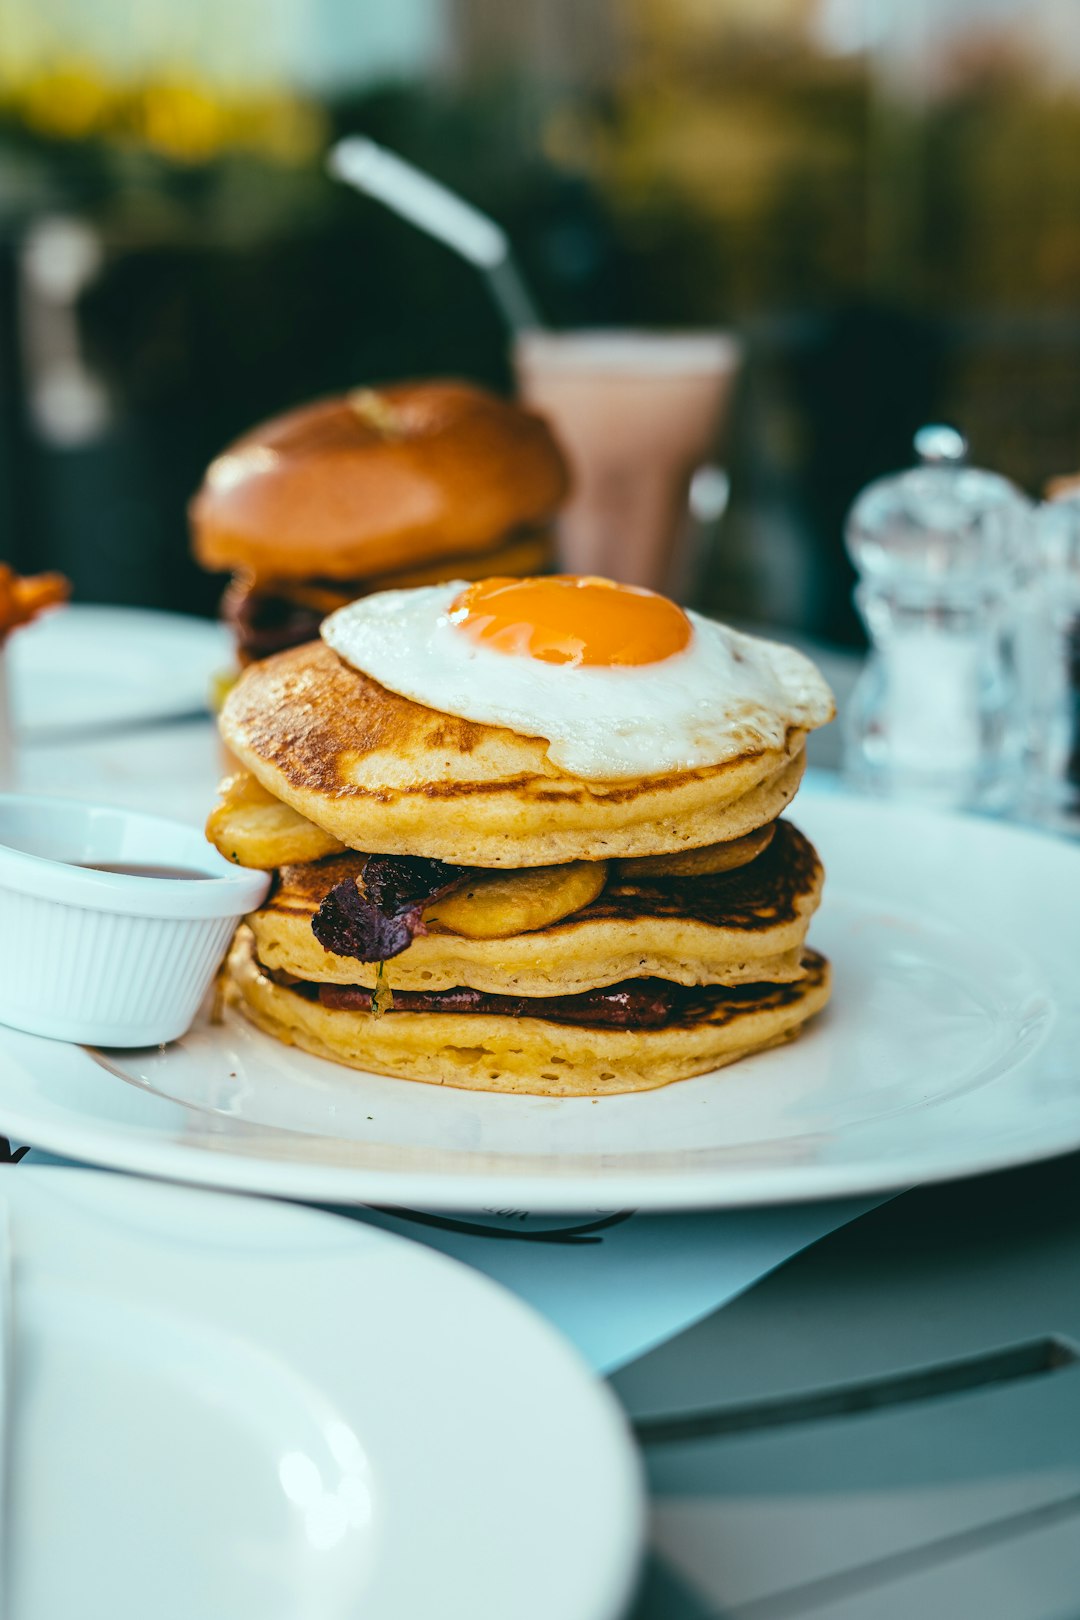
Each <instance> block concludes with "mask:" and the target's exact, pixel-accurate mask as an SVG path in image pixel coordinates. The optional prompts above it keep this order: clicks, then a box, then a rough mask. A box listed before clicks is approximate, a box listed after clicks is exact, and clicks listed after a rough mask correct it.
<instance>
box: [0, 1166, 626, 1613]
mask: <svg viewBox="0 0 1080 1620" xmlns="http://www.w3.org/2000/svg"><path fill="white" fill-rule="evenodd" d="M31 1178H32V1179H33V1182H34V1184H35V1187H36V1188H37V1187H41V1188H42V1189H44V1187H45V1186H46V1184H47V1182H46V1178H55V1179H56V1181H57V1184H58V1186H59V1187H61V1188H63V1187H64V1186H68V1185H74V1186H76V1187H77V1188H80V1189H92V1190H94V1191H96V1192H100V1193H103V1194H104V1201H103V1204H102V1214H103V1215H104V1216H106V1217H114V1218H115V1216H116V1211H117V1208H119V1209H120V1211H121V1213H124V1212H125V1210H124V1206H125V1202H126V1200H127V1198H128V1196H129V1194H130V1197H131V1199H132V1204H131V1213H132V1214H134V1211H135V1208H136V1205H137V1200H138V1199H139V1198H140V1197H142V1196H149V1197H150V1198H151V1199H152V1200H160V1201H161V1202H162V1203H164V1204H166V1205H176V1206H179V1205H180V1204H181V1203H183V1204H185V1205H188V1209H190V1204H189V1200H190V1199H191V1198H192V1197H194V1198H196V1199H197V1200H198V1201H199V1202H200V1204H202V1203H203V1201H204V1200H206V1201H208V1202H209V1203H210V1204H213V1205H214V1206H215V1207H214V1208H213V1209H211V1208H206V1209H204V1210H203V1211H201V1212H200V1214H201V1216H202V1219H203V1220H204V1221H205V1222H209V1223H210V1224H211V1225H212V1226H213V1227H214V1228H215V1230H216V1229H217V1226H218V1219H219V1215H220V1212H221V1210H222V1209H223V1208H224V1207H225V1205H226V1202H229V1203H231V1204H233V1205H234V1206H236V1207H240V1206H241V1205H242V1206H244V1210H245V1215H246V1216H247V1218H249V1219H250V1220H251V1221H252V1222H253V1223H254V1222H261V1220H262V1213H263V1212H262V1209H261V1208H258V1206H260V1205H261V1206H265V1203H266V1201H265V1200H255V1199H252V1198H250V1197H248V1196H246V1195H245V1194H243V1193H239V1192H233V1191H230V1190H220V1189H214V1190H210V1189H202V1188H200V1189H198V1190H195V1189H193V1188H191V1187H190V1186H184V1187H181V1186H178V1185H176V1184H174V1183H172V1182H169V1181H159V1180H148V1179H147V1178H145V1177H129V1176H111V1175H108V1174H106V1173H103V1172H102V1171H101V1170H99V1169H96V1168H93V1167H85V1166H74V1165H73V1166H66V1165H65V1166H56V1165H37V1166H35V1165H32V1164H30V1165H25V1166H20V1167H19V1173H18V1175H15V1176H13V1177H12V1178H11V1179H10V1182H9V1183H5V1184H4V1185H5V1186H9V1187H14V1186H18V1185H20V1184H23V1183H24V1182H25V1181H27V1180H28V1179H31ZM0 1193H2V1189H0ZM117 1195H119V1197H118V1200H117ZM42 1196H43V1197H45V1198H46V1199H47V1198H48V1193H47V1192H45V1191H44V1190H43V1191H42ZM11 1197H12V1213H13V1216H14V1220H15V1222H17V1221H18V1216H19V1208H18V1194H17V1193H15V1192H14V1191H12V1194H11ZM272 1205H273V1210H274V1214H273V1221H274V1222H276V1223H278V1224H277V1225H276V1226H275V1229H274V1231H275V1236H276V1237H277V1238H278V1239H280V1236H281V1229H282V1228H283V1227H284V1225H286V1224H287V1225H289V1226H294V1227H296V1228H297V1229H298V1230H297V1242H296V1245H295V1250H294V1251H293V1250H287V1251H286V1254H285V1256H284V1258H285V1259H286V1261H288V1260H289V1259H292V1258H294V1257H298V1256H302V1254H303V1253H304V1252H305V1250H306V1247H307V1243H308V1242H309V1241H310V1238H308V1239H307V1240H306V1241H305V1239H304V1234H303V1233H302V1231H300V1230H299V1229H300V1228H302V1227H308V1228H310V1229H311V1234H313V1235H314V1234H315V1233H316V1228H318V1227H321V1228H323V1233H324V1235H325V1232H326V1230H327V1229H328V1228H327V1225H326V1223H330V1225H332V1227H333V1228H334V1229H335V1238H336V1242H335V1243H334V1244H333V1245H332V1246H330V1247H328V1248H327V1249H325V1250H323V1251H322V1252H321V1253H320V1267H319V1281H318V1285H317V1287H318V1290H319V1291H320V1292H321V1293H323V1294H324V1295H326V1298H325V1299H324V1304H325V1306H326V1310H327V1312H328V1314H332V1315H333V1319H334V1322H335V1327H338V1326H340V1317H339V1315H338V1314H337V1313H338V1312H339V1307H340V1298H341V1295H340V1288H341V1286H342V1285H343V1284H347V1285H349V1286H352V1288H353V1289H354V1291H355V1292H356V1295H357V1297H358V1298H360V1297H362V1298H364V1300H365V1305H364V1311H365V1312H366V1311H367V1309H368V1308H369V1305H370V1296H369V1293H368V1289H369V1288H370V1286H371V1278H370V1277H369V1278H368V1279H367V1287H366V1288H364V1289H359V1290H356V1287H355V1285H356V1281H357V1276H356V1270H355V1268H356V1266H357V1262H358V1261H359V1262H360V1264H361V1265H362V1264H363V1259H364V1256H365V1255H368V1256H370V1255H372V1254H374V1255H375V1256H377V1257H379V1256H385V1255H386V1254H391V1255H394V1256H396V1257H397V1263H395V1264H394V1265H393V1267H392V1268H391V1272H392V1275H393V1277H394V1279H395V1283H394V1285H395V1287H398V1286H400V1278H401V1276H402V1273H403V1271H407V1270H408V1269H409V1268H410V1267H411V1268H412V1270H413V1271H414V1272H416V1276H415V1278H414V1280H413V1281H412V1283H411V1284H409V1286H410V1287H411V1290H412V1293H413V1298H414V1300H415V1301H416V1302H418V1303H419V1304H420V1305H421V1306H422V1303H423V1299H424V1297H425V1292H426V1287H425V1279H427V1280H428V1281H430V1276H431V1274H432V1272H433V1269H434V1272H437V1273H439V1274H441V1275H442V1276H443V1277H446V1278H449V1279H454V1280H455V1286H456V1287H457V1288H458V1289H459V1290H461V1291H462V1300H463V1306H465V1307H468V1308H469V1310H470V1312H471V1313H473V1314H476V1313H475V1307H476V1305H477V1303H478V1301H483V1314H482V1324H483V1331H484V1332H485V1334H488V1335H490V1334H491V1333H492V1332H495V1333H497V1332H498V1330H499V1323H500V1321H506V1322H511V1321H512V1322H514V1323H515V1324H516V1326H517V1330H518V1333H519V1334H525V1335H527V1336H528V1342H529V1343H530V1344H531V1346H532V1348H533V1357H534V1365H535V1366H541V1365H542V1366H543V1367H544V1368H545V1369H549V1368H550V1365H551V1359H552V1356H553V1353H554V1354H557V1356H558V1358H559V1359H560V1360H561V1369H562V1370H561V1373H560V1378H561V1383H560V1389H561V1391H562V1396H565V1394H566V1391H567V1388H568V1387H569V1386H570V1384H573V1385H575V1386H576V1389H577V1393H578V1397H579V1400H578V1403H577V1406H576V1407H575V1412H576V1418H575V1423H576V1424H578V1425H580V1422H581V1418H582V1415H583V1412H587V1413H588V1416H589V1419H590V1422H591V1428H590V1431H589V1436H588V1443H589V1448H590V1451H589V1454H590V1458H594V1459H596V1458H599V1459H600V1462H601V1465H602V1470H603V1472H604V1473H605V1474H606V1475H607V1476H608V1483H607V1487H606V1488H605V1490H604V1492H603V1496H604V1503H605V1522H604V1535H603V1538H602V1541H601V1540H600V1538H597V1545H596V1546H595V1547H594V1546H593V1544H592V1542H591V1541H590V1568H591V1569H592V1570H593V1571H595V1572H596V1578H595V1579H594V1580H593V1581H592V1582H591V1587H590V1591H589V1592H588V1593H586V1594H582V1595H581V1596H577V1597H576V1596H575V1593H574V1590H573V1589H572V1586H571V1585H568V1589H567V1591H566V1593H564V1594H563V1595H562V1597H561V1598H560V1605H561V1606H560V1614H561V1615H562V1614H565V1615H566V1616H567V1620H601V1611H598V1610H597V1608H596V1606H595V1605H596V1601H597V1594H598V1592H599V1593H600V1596H601V1601H602V1602H603V1609H602V1620H619V1617H621V1616H622V1614H623V1613H624V1611H625V1607H626V1605H627V1604H628V1603H629V1600H630V1598H631V1596H632V1594H633V1591H634V1589H635V1585H636V1582H637V1579H638V1577H639V1573H640V1567H641V1562H642V1558H643V1556H644V1548H645V1532H646V1514H647V1506H646V1502H647V1497H646V1489H645V1478H644V1467H643V1464H642V1461H641V1457H640V1454H639V1452H638V1450H637V1448H636V1447H635V1445H634V1443H633V1440H632V1438H631V1433H630V1427H629V1423H628V1421H627V1418H626V1415H625V1413H624V1412H623V1409H622V1407H621V1405H620V1404H619V1402H618V1401H617V1399H616V1397H615V1395H614V1393H613V1392H612V1390H611V1389H610V1387H609V1386H608V1385H607V1383H606V1381H605V1380H604V1379H602V1378H601V1377H599V1376H598V1375H597V1374H596V1373H595V1372H593V1370H592V1369H590V1368H589V1366H588V1364H587V1362H586V1361H585V1360H584V1358H583V1357H582V1356H581V1354H580V1352H579V1351H578V1350H577V1349H576V1347H575V1346H574V1345H573V1344H572V1343H571V1341H570V1340H568V1339H567V1338H566V1337H565V1335H563V1334H562V1333H560V1332H559V1331H558V1329H557V1328H555V1327H554V1325H553V1324H552V1323H551V1322H550V1321H549V1320H548V1319H547V1318H546V1317H545V1316H544V1315H543V1314H542V1313H541V1312H539V1311H538V1310H537V1309H536V1308H535V1307H534V1306H532V1305H530V1304H529V1303H528V1302H527V1301H526V1300H523V1299H521V1298H520V1297H519V1296H518V1295H517V1294H516V1293H514V1291H513V1290H512V1289H509V1288H507V1287H506V1286H505V1285H504V1284H502V1283H500V1282H498V1281H496V1280H495V1279H493V1278H491V1277H488V1276H487V1275H485V1274H484V1273H483V1272H479V1271H477V1270H475V1268H473V1267H471V1266H468V1265H466V1264H465V1263H464V1262H463V1261H461V1260H458V1259H455V1258H454V1257H453V1256H450V1255H446V1254H443V1253H442V1252H441V1251H439V1250H437V1249H432V1248H431V1247H430V1246H429V1245H427V1244H424V1243H421V1242H419V1241H417V1240H416V1239H414V1238H411V1237H407V1236H404V1235H402V1234H400V1233H396V1232H390V1231H387V1230H385V1229H384V1228H382V1227H380V1226H374V1225H369V1224H367V1223H366V1222H363V1221H358V1220H356V1219H350V1218H349V1217H348V1216H343V1215H340V1214H336V1213H335V1212H333V1211H327V1210H322V1209H313V1208H312V1207H310V1206H309V1205H306V1204H290V1203H288V1202H285V1201H279V1200H273V1201H272ZM186 1213H187V1211H185V1214H186ZM166 1218H167V1219H168V1218H169V1217H168V1210H167V1209H166ZM178 1224H179V1223H178ZM226 1229H227V1228H226ZM156 1232H157V1225H156V1222H151V1224H150V1227H149V1229H148V1230H147V1231H146V1232H145V1233H143V1232H138V1233H137V1235H138V1236H139V1238H140V1240H141V1241H142V1242H143V1243H144V1244H145V1247H146V1248H147V1250H150V1249H153V1248H154V1246H155V1242H156ZM129 1239H130V1231H128V1232H126V1234H125V1238H124V1241H129ZM199 1246H201V1245H197V1247H199ZM189 1252H190V1251H188V1250H186V1249H185V1250H184V1255H185V1257H186V1256H187V1255H188V1253H189ZM250 1252H251V1251H249V1249H248V1248H247V1247H246V1246H242V1247H241V1249H240V1251H239V1253H238V1254H237V1255H236V1256H234V1257H233V1260H234V1263H235V1264H238V1265H241V1266H243V1265H246V1262H247V1258H248V1257H249V1255H250ZM270 1258H271V1259H272V1258H273V1257H272V1256H271V1257H270ZM325 1267H329V1268H330V1274H327V1273H326V1272H325V1271H324V1268H325ZM248 1270H249V1271H251V1268H250V1267H248ZM339 1270H340V1275H339ZM381 1270H382V1268H381V1267H378V1266H377V1268H376V1271H377V1273H378V1272H380V1271H381ZM252 1275H254V1276H255V1277H256V1278H257V1279H258V1280H262V1279H263V1278H265V1279H266V1288H267V1291H268V1292H269V1293H270V1294H271V1296H273V1295H274V1283H273V1277H272V1274H271V1273H270V1272H269V1271H266V1270H265V1269H264V1268H262V1267H259V1268H256V1269H255V1270H254V1272H252ZM383 1275H384V1278H385V1275H386V1273H383ZM293 1280H294V1281H295V1279H293ZM379 1286H385V1282H384V1283H383V1284H380V1285H379ZM465 1295H468V1296H469V1297H468V1298H466V1297H465ZM346 1297H350V1296H349V1295H348V1293H347V1292H346ZM181 1308H182V1310H184V1311H185V1312H187V1313H189V1314H193V1315H194V1316H196V1317H197V1318H198V1320H199V1321H200V1322H201V1323H212V1322H213V1321H214V1316H215V1313H214V1311H213V1309H212V1308H211V1309H205V1308H203V1309H201V1310H200V1309H199V1308H198V1301H197V1300H196V1301H195V1302H194V1303H193V1301H192V1299H191V1298H189V1297H187V1296H184V1297H182V1300H181ZM291 1320H292V1310H291V1308H290V1309H289V1310H286V1309H284V1308H282V1309H281V1311H280V1314H279V1316H278V1319H277V1322H276V1325H275V1330H274V1338H273V1340H272V1348H273V1351H274V1354H275V1356H279V1355H280V1356H281V1358H282V1360H283V1363H284V1365H285V1366H286V1367H287V1368H289V1369H290V1370H291V1371H292V1372H293V1373H294V1374H295V1375H296V1376H297V1377H299V1378H300V1379H301V1381H303V1382H305V1383H309V1384H310V1383H312V1382H313V1381H314V1384H315V1387H316V1388H318V1389H319V1390H320V1393H322V1394H324V1395H325V1394H326V1393H327V1386H326V1385H325V1384H320V1382H319V1372H318V1369H313V1367H312V1365H310V1357H309V1359H308V1361H307V1362H305V1360H304V1358H303V1356H299V1358H298V1347H299V1344H300V1343H303V1342H304V1340H305V1339H307V1340H310V1335H309V1334H304V1333H301V1334H300V1335H298V1336H297V1342H290V1341H289V1332H290V1322H291ZM335 1336H336V1335H335V1334H331V1335H329V1336H328V1337H329V1339H330V1340H331V1341H332V1340H333V1339H334V1338H335ZM252 1342H255V1343H258V1344H259V1345H260V1347H261V1348H266V1345H265V1344H264V1343H263V1341H262V1339H261V1338H258V1337H256V1338H255V1339H253V1341H252ZM517 1348H518V1349H520V1344H518V1345H517ZM463 1353H465V1351H464V1349H461V1350H460V1351H459V1354H463ZM323 1373H324V1375H325V1376H326V1377H329V1376H330V1375H329V1373H328V1370H327V1368H326V1367H325V1366H324V1368H323ZM447 1376H448V1375H447V1374H445V1373H444V1374H441V1377H442V1385H443V1388H444V1389H445V1387H446V1383H447ZM530 1387H531V1386H530ZM521 1388H522V1396H521V1411H522V1413H523V1414H524V1416H525V1418H526V1420H527V1421H528V1423H529V1424H530V1427H531V1428H533V1429H534V1430H540V1429H542V1428H545V1426H546V1422H547V1419H545V1418H544V1417H543V1416H541V1417H540V1418H536V1417H534V1415H533V1414H534V1406H535V1402H534V1401H533V1400H532V1398H531V1397H530V1396H529V1394H528V1388H527V1387H526V1385H525V1383H522V1385H521ZM533 1393H535V1390H534V1391H533ZM560 1399H561V1397H560ZM332 1400H333V1403H334V1405H335V1406H336V1407H338V1408H339V1409H340V1411H341V1413H342V1416H343V1417H344V1418H345V1419H346V1420H347V1421H350V1420H354V1419H355V1418H356V1411H355V1408H354V1409H353V1410H350V1408H349V1407H348V1405H347V1404H346V1403H345V1401H344V1399H343V1392H342V1390H341V1389H340V1388H335V1391H334V1394H333V1396H332ZM403 1400H407V1394H406V1396H403ZM555 1404H556V1403H555V1402H554V1401H548V1403H547V1407H548V1409H549V1415H550V1408H551V1406H553V1405H555ZM566 1438H567V1436H563V1439H566ZM556 1466H557V1465H556V1463H555V1461H554V1460H553V1462H552V1471H553V1473H554V1471H555V1469H556ZM451 1468H452V1463H451V1461H449V1460H448V1462H447V1471H448V1473H449V1472H450V1471H451ZM491 1488H492V1489H493V1490H494V1489H495V1488H496V1482H495V1481H492V1487H491ZM578 1509H580V1503H579V1504H578ZM398 1511H399V1512H401V1511H402V1504H401V1503H400V1502H399V1503H398ZM404 1511H405V1512H407V1504H405V1508H404ZM563 1518H564V1519H565V1518H566V1514H565V1513H564V1514H563ZM553 1533H554V1534H557V1532H552V1530H551V1528H550V1526H547V1525H538V1526H537V1529H536V1531H535V1533H534V1534H533V1535H532V1537H531V1540H532V1542H535V1550H539V1549H541V1548H543V1547H544V1546H545V1545H546V1544H547V1543H548V1540H549V1538H550V1537H551V1536H552V1534H553ZM485 1535H486V1532H485V1531H484V1530H483V1529H482V1528H481V1529H479V1530H478V1531H477V1532H476V1533H475V1535H474V1538H473V1539H474V1541H475V1544H476V1545H475V1553H474V1556H473V1558H472V1559H471V1560H470V1562H471V1563H472V1564H474V1565H479V1564H482V1563H483V1561H484V1552H485ZM593 1536H596V1525H595V1523H594V1522H592V1521H590V1537H593ZM522 1538H523V1540H522V1549H521V1550H522V1555H523V1556H527V1555H528V1551H529V1548H527V1547H526V1546H525V1542H526V1541H527V1540H529V1539H530V1537H529V1531H528V1528H527V1526H526V1527H525V1528H523V1531H522ZM586 1600H587V1601H588V1604H589V1606H588V1607H586V1606H585V1604H586ZM481 1612H482V1613H490V1614H491V1617H492V1620H494V1610H484V1611H481Z"/></svg>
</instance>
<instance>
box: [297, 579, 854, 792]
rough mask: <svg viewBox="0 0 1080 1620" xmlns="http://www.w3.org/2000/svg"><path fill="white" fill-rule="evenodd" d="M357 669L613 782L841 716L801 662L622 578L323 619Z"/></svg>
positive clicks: (426, 596) (373, 603)
mask: <svg viewBox="0 0 1080 1620" xmlns="http://www.w3.org/2000/svg"><path fill="white" fill-rule="evenodd" d="M322 635H323V639H324V640H325V641H326V642H327V644H328V645H329V646H330V647H332V648H333V650H334V651H335V652H336V653H337V654H338V656H339V657H340V658H342V659H343V660H344V661H345V663H347V664H350V665H351V666H352V667H353V668H354V669H357V670H360V671H361V672H362V673H363V674H365V675H369V676H371V678H372V679H373V680H376V681H378V682H379V683H380V685H382V686H385V687H388V688H389V690H390V691H392V692H397V693H399V694H400V695H401V696H402V697H407V698H411V699H412V700H413V702H415V703H422V704H424V705H426V706H427V707H428V708H432V709H439V710H442V712H443V713H445V714H453V715H457V716H459V717H460V718H461V719H463V720H473V721H476V722H480V723H483V724H486V725H491V726H505V727H506V728H507V729H509V730H510V731H515V732H518V733H520V734H524V735H525V736H529V737H541V738H543V739H544V740H545V741H546V742H547V744H548V757H549V758H550V759H551V761H552V763H553V764H555V765H557V766H558V767H559V768H560V769H561V770H564V771H567V772H568V773H569V774H570V775H572V776H579V777H584V778H586V779H593V780H601V781H610V780H618V779H621V778H631V777H638V778H640V777H644V776H659V775H664V774H668V773H670V772H677V771H689V770H695V769H698V768H700V767H702V766H707V765H718V764H721V763H722V762H723V761H725V760H728V759H734V758H736V757H738V756H739V755H740V754H746V753H754V752H759V751H760V750H762V749H766V748H779V747H782V746H783V745H784V741H785V737H786V734H787V731H788V728H789V727H791V726H798V727H805V728H806V729H808V730H809V729H811V728H812V727H814V726H820V725H823V724H824V723H825V722H826V721H827V720H829V719H831V718H832V714H833V698H832V693H831V692H830V691H829V688H828V686H827V685H826V683H825V681H824V680H823V679H822V677H821V675H820V674H819V672H818V671H817V669H816V668H815V667H814V665H813V664H812V663H811V662H810V660H809V659H808V658H804V657H803V655H802V654H801V653H798V652H796V651H795V650H794V649H793V648H790V647H784V646H780V645H778V644H777V643H775V642H771V641H762V640H760V639H758V638H757V637H755V636H746V635H741V634H740V633H739V632H737V631H735V630H730V629H728V628H727V627H726V626H725V625H722V624H717V623H715V622H714V621H713V620H711V619H705V618H702V617H701V616H700V615H699V614H697V613H689V612H684V611H683V609H682V608H680V607H677V606H676V604H675V603H674V602H670V601H668V599H667V598H666V597H663V596H658V595H657V594H656V593H655V592H653V591H646V590H642V589H640V588H639V587H637V586H630V585H618V584H615V583H613V582H612V581H611V580H606V579H594V578H590V577H586V576H579V575H572V574H563V575H554V576H551V577H546V578H540V579H486V580H480V581H478V582H476V583H474V584H471V585H469V584H466V583H465V582H464V581H461V580H455V581H451V582H450V583H449V584H445V585H434V586H424V587H421V588H419V589H416V590H402V591H382V592H379V593H378V594H376V595H374V596H365V597H362V598H361V599H360V601H358V602H351V603H350V604H349V605H348V607H344V608H340V609H339V610H338V611H337V612H336V613H333V614H331V615H330V617H329V618H328V619H326V620H325V622H324V623H323V627H322Z"/></svg>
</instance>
